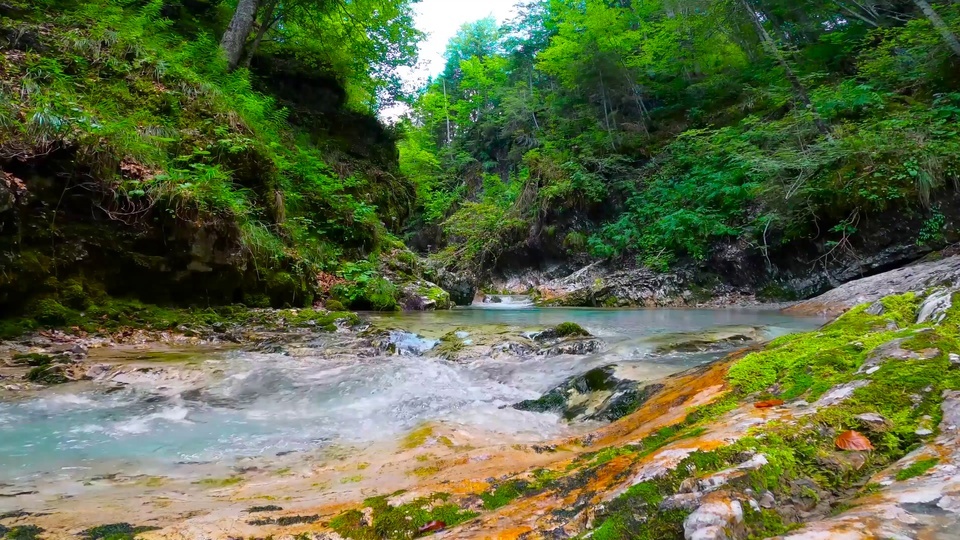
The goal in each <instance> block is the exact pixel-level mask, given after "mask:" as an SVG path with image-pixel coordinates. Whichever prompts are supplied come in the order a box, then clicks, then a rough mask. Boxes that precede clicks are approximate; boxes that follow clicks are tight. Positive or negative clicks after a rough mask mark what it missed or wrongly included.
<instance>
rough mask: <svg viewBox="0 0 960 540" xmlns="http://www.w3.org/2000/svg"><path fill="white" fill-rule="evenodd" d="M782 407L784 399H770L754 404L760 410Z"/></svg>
mask: <svg viewBox="0 0 960 540" xmlns="http://www.w3.org/2000/svg"><path fill="white" fill-rule="evenodd" d="M780 405H783V400H782V399H768V400H766V401H758V402H756V403H754V404H753V406H754V407H756V408H758V409H769V408H771V407H779V406H780Z"/></svg>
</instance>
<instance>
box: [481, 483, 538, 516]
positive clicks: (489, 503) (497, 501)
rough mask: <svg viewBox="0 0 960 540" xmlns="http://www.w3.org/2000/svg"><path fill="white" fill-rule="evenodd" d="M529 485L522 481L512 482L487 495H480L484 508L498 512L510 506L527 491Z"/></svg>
mask: <svg viewBox="0 0 960 540" xmlns="http://www.w3.org/2000/svg"><path fill="white" fill-rule="evenodd" d="M528 486H529V484H528V483H527V482H524V481H522V480H510V481H508V482H504V483H502V484H500V485H499V486H497V487H496V488H494V489H492V490H491V491H488V492H486V493H481V494H480V499H481V500H483V507H484V508H486V509H487V510H496V509H497V508H501V507H504V506H506V505H508V504H510V503H511V502H512V501H513V500H514V499H517V498H518V497H520V496H521V495H523V494H524V492H525V491H526V490H527V487H528Z"/></svg>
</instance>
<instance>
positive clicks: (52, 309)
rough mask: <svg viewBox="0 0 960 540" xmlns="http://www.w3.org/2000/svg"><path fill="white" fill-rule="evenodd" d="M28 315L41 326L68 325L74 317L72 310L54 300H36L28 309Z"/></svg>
mask: <svg viewBox="0 0 960 540" xmlns="http://www.w3.org/2000/svg"><path fill="white" fill-rule="evenodd" d="M27 314H28V315H29V316H30V317H32V318H33V320H35V321H37V322H38V323H40V324H46V325H53V326H57V325H63V324H66V323H67V321H69V320H70V319H71V318H72V316H73V313H72V312H71V310H70V309H68V308H66V307H64V305H63V304H61V303H60V302H58V301H57V300H56V299H54V298H40V299H37V300H34V301H33V303H31V304H30V306H29V307H28V308H27Z"/></svg>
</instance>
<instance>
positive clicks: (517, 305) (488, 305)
mask: <svg viewBox="0 0 960 540" xmlns="http://www.w3.org/2000/svg"><path fill="white" fill-rule="evenodd" d="M472 307H477V308H485V309H523V308H529V307H533V299H532V298H530V296H528V295H525V294H488V295H485V296H484V297H483V301H481V302H474V303H473V305H472Z"/></svg>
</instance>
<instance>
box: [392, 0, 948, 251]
mask: <svg viewBox="0 0 960 540" xmlns="http://www.w3.org/2000/svg"><path fill="white" fill-rule="evenodd" d="M958 32H960V3H957V2H953V1H942V2H935V3H928V2H927V1H926V0H907V1H896V0H867V1H846V0H826V1H814V2H802V3H797V2H787V1H783V0H692V1H683V0H681V1H676V0H533V1H526V2H523V3H522V4H521V6H520V8H519V15H518V16H517V17H516V18H514V19H513V20H512V21H509V22H508V23H506V24H504V25H497V24H496V22H495V21H494V20H492V19H487V20H482V21H478V22H475V23H471V24H467V25H465V26H464V27H463V28H461V29H460V31H459V33H458V34H457V36H456V37H455V38H453V39H452V40H451V41H450V44H449V46H448V49H447V54H446V58H447V64H446V67H445V69H444V71H443V72H442V73H441V74H439V75H438V76H437V77H435V78H434V79H433V80H432V81H430V84H429V85H428V86H427V87H426V88H425V89H423V91H422V92H421V93H420V95H419V96H418V97H417V100H416V103H415V106H414V109H413V112H412V113H411V114H410V116H409V118H408V119H407V120H406V122H405V128H406V133H407V137H406V138H405V139H404V140H403V141H402V143H401V167H402V170H403V172H404V173H405V174H406V175H407V176H409V177H410V178H411V179H412V180H413V181H414V184H415V185H416V188H417V195H418V214H417V215H418V218H417V219H418V223H417V224H416V225H415V226H414V227H413V234H412V235H411V236H410V238H411V240H412V241H413V242H414V243H416V244H417V245H418V246H419V247H420V248H421V249H429V250H433V251H435V252H436V256H438V257H439V258H440V259H442V260H443V261H444V262H445V263H446V264H448V265H450V266H452V267H461V268H470V269H489V268H492V267H496V266H497V265H499V264H502V263H503V262H504V260H505V259H504V256H505V254H509V255H510V256H509V257H507V258H508V259H510V260H511V261H515V260H517V259H518V258H520V259H524V258H525V259H527V260H531V259H532V260H534V261H536V260H539V259H542V258H551V257H552V258H575V259H576V258H580V259H582V260H584V261H587V260H590V259H595V258H606V257H627V258H629V259H631V260H633V259H636V262H637V263H638V264H645V265H647V266H650V267H652V268H656V269H666V268H669V267H671V266H672V265H674V264H676V263H677V262H678V261H681V260H694V261H696V260H700V261H703V260H706V259H708V258H709V257H710V256H711V254H712V253H713V252H714V251H715V250H716V249H717V246H719V245H723V244H732V243H733V244H738V245H741V246H746V247H747V249H749V250H752V251H753V252H755V253H761V254H763V255H764V256H766V257H767V263H768V264H769V263H770V256H771V254H773V253H775V252H777V251H783V249H784V248H785V247H787V246H790V245H796V244H803V245H804V246H805V247H804V249H809V250H811V252H812V253H813V255H811V260H813V259H819V262H821V263H828V262H829V261H830V260H831V259H832V258H837V257H840V256H843V255H844V254H846V253H851V252H854V251H855V250H856V246H857V243H858V233H860V232H861V231H862V229H863V228H864V226H865V223H867V222H868V221H870V220H873V221H877V220H878V219H881V216H885V215H888V214H887V213H889V212H891V211H897V212H900V214H898V215H902V216H910V219H914V220H919V221H920V222H921V223H922V224H923V225H922V227H919V228H918V229H919V230H914V232H913V234H915V235H916V237H917V238H916V241H917V242H927V243H931V244H935V243H937V242H938V241H941V240H942V232H943V231H942V228H943V222H944V220H943V215H942V213H941V210H942V209H941V208H940V206H939V204H940V203H939V202H938V200H939V197H940V195H941V194H942V193H943V190H945V189H948V188H951V187H955V185H956V183H957V179H958V174H960V168H958V167H960V144H958V143H960V140H958V132H957V121H958V120H960V116H958V114H960V92H958V90H960V87H958V83H960V69H958V66H960V42H958V41H957V35H958Z"/></svg>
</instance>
